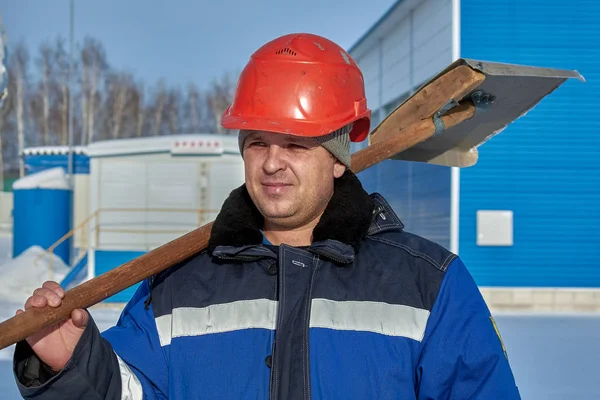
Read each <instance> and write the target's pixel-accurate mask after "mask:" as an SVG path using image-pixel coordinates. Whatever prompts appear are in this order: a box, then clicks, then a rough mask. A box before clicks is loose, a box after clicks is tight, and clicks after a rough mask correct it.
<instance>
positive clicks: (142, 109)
mask: <svg viewBox="0 0 600 400" xmlns="http://www.w3.org/2000/svg"><path fill="white" fill-rule="evenodd" d="M136 87H137V89H136V90H137V93H138V107H137V118H136V122H137V123H136V136H137V137H141V136H142V134H143V129H144V120H145V118H144V117H145V116H146V106H145V105H144V94H145V87H144V84H143V83H141V82H139V83H138V84H136Z"/></svg>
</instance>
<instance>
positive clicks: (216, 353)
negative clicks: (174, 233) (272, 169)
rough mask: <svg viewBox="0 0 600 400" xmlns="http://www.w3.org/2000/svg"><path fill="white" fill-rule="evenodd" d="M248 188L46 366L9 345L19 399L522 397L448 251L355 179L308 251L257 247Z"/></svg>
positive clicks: (340, 191) (341, 183)
mask: <svg viewBox="0 0 600 400" xmlns="http://www.w3.org/2000/svg"><path fill="white" fill-rule="evenodd" d="M261 220H262V219H261V216H260V214H259V213H258V211H257V210H256V208H255V206H254V205H253V204H252V202H251V200H250V197H249V195H248V192H247V191H246V189H245V187H243V186H242V187H241V188H239V189H237V190H235V191H234V192H232V194H231V195H230V196H229V198H228V199H227V201H226V202H225V204H224V206H223V209H222V211H221V213H220V214H219V216H218V217H217V219H216V221H215V224H214V226H213V230H212V234H211V239H210V243H209V248H208V250H207V251H205V252H202V253H201V254H198V255H196V256H194V257H193V258H191V259H190V260H188V261H186V262H184V263H182V264H181V265H178V266H176V267H174V268H171V269H169V270H167V271H166V272H163V273H161V274H159V275H157V276H155V277H153V278H152V279H149V280H147V281H144V282H143V283H142V285H141V286H140V287H139V289H138V290H137V293H136V294H135V295H134V296H133V298H132V299H131V301H130V302H129V303H128V304H127V306H126V308H125V309H124V310H123V313H122V315H121V317H120V319H119V321H118V323H117V325H116V326H115V327H113V328H111V329H109V330H108V331H106V332H104V333H102V334H100V332H98V328H97V327H96V325H95V324H94V323H93V320H91V319H90V323H89V324H88V326H87V327H86V329H85V331H84V334H83V337H82V339H81V340H80V342H79V343H78V345H77V348H76V349H75V352H74V354H73V357H72V358H71V360H70V361H69V363H68V364H67V366H66V367H65V369H63V370H62V371H61V372H60V373H58V374H53V373H51V372H50V371H48V369H47V368H46V367H45V366H44V365H43V363H41V362H40V361H39V360H38V359H37V358H36V357H35V355H34V354H33V353H32V351H31V349H30V348H29V346H28V345H27V343H26V342H21V343H19V344H18V345H17V349H16V351H15V375H16V379H17V382H18V385H19V388H20V390H21V393H22V395H23V397H24V398H28V399H29V398H31V399H33V398H35V399H61V400H64V399H141V398H144V399H156V400H158V399H173V400H175V399H182V400H183V399H185V400H188V399H421V400H425V399H503V400H511V399H518V398H519V394H518V390H517V388H516V385H515V381H514V378H513V375H512V372H511V369H510V366H509V362H508V359H507V355H506V352H505V351H504V348H503V345H502V342H501V339H500V337H499V334H498V333H497V330H496V329H495V325H494V323H493V319H492V318H491V316H490V312H489V311H488V308H487V307H486V304H485V302H484V300H483V298H482V296H481V294H480V293H479V290H478V288H477V286H476V285H475V282H474V281H473V279H472V278H471V276H470V275H469V272H468V271H467V269H466V268H465V266H464V265H463V263H462V262H461V260H460V259H459V258H458V257H457V256H456V255H454V254H452V253H450V252H448V251H447V250H445V249H444V248H442V247H440V246H438V245H436V244H434V243H432V242H430V241H428V240H425V239H423V238H420V237H418V236H415V235H412V234H410V233H408V232H405V231H404V229H403V225H402V223H401V222H400V220H399V219H398V217H397V216H396V214H395V213H394V212H393V211H392V209H391V208H390V206H389V205H388V204H387V203H386V201H385V200H384V199H383V198H382V197H381V196H380V195H378V194H373V195H368V194H367V193H365V192H364V190H363V189H362V187H361V185H360V182H359V181H358V179H357V178H356V177H355V176H354V175H353V174H352V173H350V172H348V173H346V174H345V175H344V176H343V177H342V178H341V179H339V180H338V181H337V182H336V188H335V193H334V196H333V198H332V200H331V201H330V203H329V205H328V207H327V209H326V211H325V213H324V215H323V217H322V218H321V220H320V222H319V224H318V225H317V227H316V228H315V229H314V232H313V237H314V241H313V244H312V245H311V246H309V247H291V246H287V245H281V246H278V247H276V246H270V245H269V244H264V242H263V237H262V235H261V231H260V227H261Z"/></svg>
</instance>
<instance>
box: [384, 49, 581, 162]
mask: <svg viewBox="0 0 600 400" xmlns="http://www.w3.org/2000/svg"><path fill="white" fill-rule="evenodd" d="M462 65H466V66H468V67H470V68H472V69H473V70H476V71H479V72H481V73H483V74H484V75H485V79H484V80H483V81H482V82H481V84H480V85H479V86H478V87H477V88H475V89H474V90H473V91H471V92H470V93H469V94H468V95H466V96H465V97H464V98H462V99H453V100H455V101H459V102H461V103H462V102H467V101H472V102H473V104H474V105H475V108H476V112H475V115H474V116H473V117H472V118H471V119H469V120H466V121H464V122H462V123H460V124H458V125H456V126H454V127H451V128H449V129H444V128H443V127H441V129H440V132H439V133H437V134H436V135H434V136H433V137H431V138H429V139H427V140H426V141H424V142H422V143H419V144H418V145H416V146H414V147H411V148H410V149H408V150H405V151H403V152H402V153H399V154H397V155H395V156H394V157H392V159H395V160H405V161H417V162H425V163H430V164H437V165H445V166H451V167H469V166H472V165H474V164H476V163H477V160H478V151H477V148H478V147H479V146H481V145H482V144H483V143H485V142H486V141H487V140H489V139H490V138H492V137H493V136H495V135H497V134H498V133H500V132H502V130H504V129H505V128H506V127H507V126H508V125H509V124H510V123H511V122H513V121H515V120H516V119H517V118H520V117H521V116H523V115H525V114H526V113H527V112H528V111H529V110H531V109H532V108H533V107H534V106H535V105H537V104H538V103H539V102H540V101H541V100H542V99H543V98H544V97H546V96H547V95H549V94H550V93H552V92H553V91H554V90H556V89H557V88H558V87H559V86H560V85H562V84H563V83H564V82H565V81H566V80H567V79H571V78H576V79H579V80H580V81H582V82H585V80H584V79H583V77H582V76H581V75H580V74H579V73H578V72H577V71H571V70H559V69H550V68H540V67H530V66H523V65H514V64H504V63H495V62H485V61H478V60H472V59H459V60H457V61H455V62H454V63H452V64H451V65H450V66H448V68H446V69H445V70H444V71H442V72H440V74H439V75H437V76H436V77H434V78H432V79H431V80H430V81H429V82H432V81H434V80H436V79H437V78H438V77H439V76H441V75H443V74H445V73H447V72H448V71H450V70H452V69H454V68H457V67H459V66H462ZM429 82H428V83H429ZM428 83H426V84H425V85H423V87H425V86H427V84H428ZM423 87H422V88H421V89H419V90H422V89H423ZM418 93H419V91H417V92H416V93H414V94H413V95H412V96H411V97H410V98H408V99H407V100H406V101H405V102H404V103H407V102H409V101H410V99H411V98H413V97H414V96H416V95H417V94H418ZM404 103H403V104H404ZM448 106H450V107H451V106H452V104H449V105H448ZM448 106H447V107H446V109H447V108H448ZM399 107H402V105H400V106H399Z"/></svg>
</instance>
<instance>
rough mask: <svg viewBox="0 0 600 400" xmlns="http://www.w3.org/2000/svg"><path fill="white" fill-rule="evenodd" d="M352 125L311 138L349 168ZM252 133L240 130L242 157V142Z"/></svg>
mask: <svg viewBox="0 0 600 400" xmlns="http://www.w3.org/2000/svg"><path fill="white" fill-rule="evenodd" d="M352 125H353V124H349V125H346V126H344V127H342V128H340V129H338V130H336V131H334V132H332V133H330V134H328V135H325V136H317V137H314V138H312V139H313V140H314V141H316V142H317V143H319V144H320V145H321V146H323V147H325V148H326V149H327V150H329V152H330V153H331V154H333V156H334V157H335V158H337V159H338V160H339V161H340V162H341V163H342V164H344V165H345V166H346V167H348V168H350V131H351V130H352ZM252 132H253V131H244V130H241V131H240V133H239V136H238V141H239V145H240V153H241V154H242V157H243V156H244V142H245V141H246V138H247V137H248V135H250V134H251V133H252Z"/></svg>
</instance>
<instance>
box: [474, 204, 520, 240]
mask: <svg viewBox="0 0 600 400" xmlns="http://www.w3.org/2000/svg"><path fill="white" fill-rule="evenodd" d="M477 245H478V246H512V245H513V212H512V211H510V210H478V211H477Z"/></svg>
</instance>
